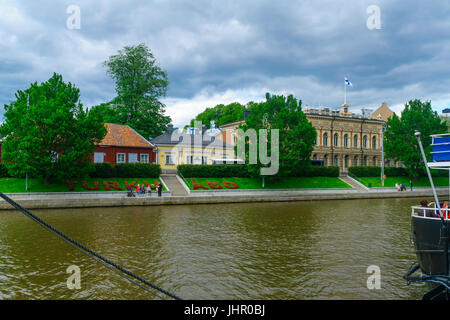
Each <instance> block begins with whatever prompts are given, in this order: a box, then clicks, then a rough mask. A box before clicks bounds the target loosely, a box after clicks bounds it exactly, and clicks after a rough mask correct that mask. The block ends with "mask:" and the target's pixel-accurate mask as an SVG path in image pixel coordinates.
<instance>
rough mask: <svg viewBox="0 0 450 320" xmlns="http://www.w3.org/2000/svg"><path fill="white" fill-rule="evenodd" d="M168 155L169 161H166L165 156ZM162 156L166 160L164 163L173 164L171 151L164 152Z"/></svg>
mask: <svg viewBox="0 0 450 320" xmlns="http://www.w3.org/2000/svg"><path fill="white" fill-rule="evenodd" d="M168 157H169V159H170V160H171V161H169V162H168V161H167V158H168ZM164 158H165V160H166V164H169V165H172V164H175V162H174V161H173V160H174V159H173V154H172V153H171V152H166V154H165V155H164Z"/></svg>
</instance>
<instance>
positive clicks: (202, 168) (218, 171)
mask: <svg viewBox="0 0 450 320" xmlns="http://www.w3.org/2000/svg"><path fill="white" fill-rule="evenodd" d="M177 169H178V172H179V173H181V175H182V176H183V177H185V178H231V177H236V178H247V177H250V174H249V173H248V169H247V165H245V164H215V165H193V164H182V165H179V166H178V167H177Z"/></svg>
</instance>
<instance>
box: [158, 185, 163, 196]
mask: <svg viewBox="0 0 450 320" xmlns="http://www.w3.org/2000/svg"><path fill="white" fill-rule="evenodd" d="M161 194H162V184H161V183H159V184H158V197H161Z"/></svg>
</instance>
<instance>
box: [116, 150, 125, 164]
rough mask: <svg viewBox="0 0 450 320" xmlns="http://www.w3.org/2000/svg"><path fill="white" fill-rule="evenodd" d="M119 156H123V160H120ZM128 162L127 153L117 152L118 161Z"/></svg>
mask: <svg viewBox="0 0 450 320" xmlns="http://www.w3.org/2000/svg"><path fill="white" fill-rule="evenodd" d="M119 156H123V161H120V160H119ZM126 162H127V155H126V154H125V153H123V152H119V153H116V163H126Z"/></svg>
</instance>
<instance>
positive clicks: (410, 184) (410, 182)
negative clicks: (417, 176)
mask: <svg viewBox="0 0 450 320" xmlns="http://www.w3.org/2000/svg"><path fill="white" fill-rule="evenodd" d="M409 188H410V189H411V191H412V181H411V180H409Z"/></svg>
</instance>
